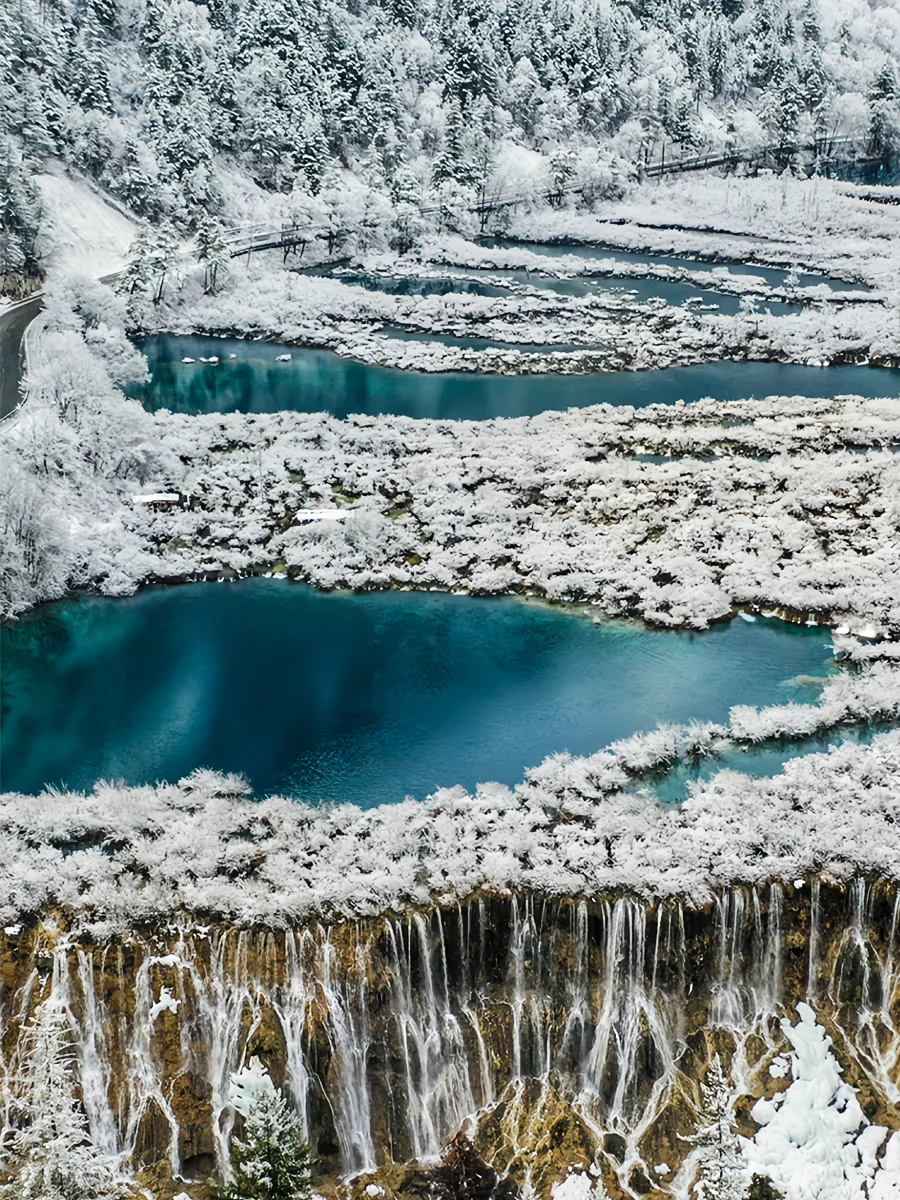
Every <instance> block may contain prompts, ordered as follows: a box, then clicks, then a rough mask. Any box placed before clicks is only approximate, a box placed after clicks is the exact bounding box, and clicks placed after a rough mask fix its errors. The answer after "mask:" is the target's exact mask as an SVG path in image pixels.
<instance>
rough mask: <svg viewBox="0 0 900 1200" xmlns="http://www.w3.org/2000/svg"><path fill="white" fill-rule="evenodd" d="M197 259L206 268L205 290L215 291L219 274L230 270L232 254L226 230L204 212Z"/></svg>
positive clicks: (200, 226)
mask: <svg viewBox="0 0 900 1200" xmlns="http://www.w3.org/2000/svg"><path fill="white" fill-rule="evenodd" d="M196 248H197V261H198V262H200V263H202V265H203V268H204V280H203V287H204V291H207V292H215V290H216V287H217V286H218V283H219V276H220V274H221V275H224V274H225V273H226V271H227V270H228V264H229V263H230V261H231V255H230V254H229V253H228V247H227V245H226V244H225V231H224V230H223V228H222V225H221V223H220V222H219V221H217V220H216V219H215V217H211V216H210V215H209V213H206V212H204V213H203V214H202V215H201V217H200V222H199V224H198V225H197V241H196Z"/></svg>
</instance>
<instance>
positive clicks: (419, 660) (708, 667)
mask: <svg viewBox="0 0 900 1200" xmlns="http://www.w3.org/2000/svg"><path fill="white" fill-rule="evenodd" d="M0 639H2V646H0V648H2V655H3V678H2V704H3V722H2V786H3V788H4V789H10V790H21V791H25V792H35V791H37V790H39V789H40V788H41V786H43V785H44V784H50V783H54V784H66V785H68V786H70V787H75V788H89V787H90V786H91V785H92V783H93V782H94V780H95V779H97V778H107V779H110V778H112V779H123V780H125V781H126V782H128V783H132V784H136V783H145V782H152V781H154V780H157V779H168V780H177V779H178V778H179V777H180V776H182V775H185V774H187V773H188V772H190V771H191V770H193V769H194V768H195V767H198V766H209V767H215V768H216V769H219V770H229V771H243V772H245V773H246V774H247V776H248V777H249V779H250V781H251V783H252V784H253V786H254V788H255V789H256V790H257V791H258V792H259V793H264V792H272V791H281V792H285V793H287V794H290V795H293V796H297V797H301V798H303V799H307V800H313V801H315V800H319V799H323V798H326V799H333V800H350V801H354V802H357V803H359V804H362V805H372V804H376V803H381V802H390V801H396V800H399V799H401V798H402V797H403V796H404V795H406V794H412V795H415V796H417V797H420V798H421V797H424V796H425V795H427V794H428V793H429V792H431V791H433V790H434V789H435V788H436V787H439V786H443V785H450V784H455V783H462V784H464V785H465V786H466V787H469V788H471V787H473V786H474V785H475V784H476V783H478V782H479V781H485V780H494V779H498V780H501V781H503V782H505V783H509V784H513V783H516V782H517V781H519V780H520V779H521V778H522V775H523V772H524V770H525V768H526V767H528V766H530V765H533V764H536V763H538V762H540V760H541V759H542V758H544V757H545V756H546V755H547V754H551V753H553V752H555V751H560V750H565V749H568V750H570V751H572V752H573V753H577V754H585V753H590V752H592V751H595V750H597V749H599V748H601V747H602V746H604V745H606V744H607V743H608V742H610V741H611V740H614V739H616V738H619V737H623V736H626V735H628V734H631V733H635V732H637V731H639V730H642V729H650V728H652V727H653V726H655V725H656V724H657V722H660V721H674V722H682V721H688V720H691V719H692V718H697V719H703V720H717V721H721V720H723V719H725V717H726V716H727V713H728V709H729V707H730V706H731V705H733V704H736V703H750V704H771V703H784V702H786V701H788V700H791V699H797V700H802V701H809V700H815V698H816V697H817V695H818V688H817V686H816V685H815V684H814V683H812V682H811V681H810V679H809V676H824V675H826V674H827V673H828V672H829V671H831V670H833V669H834V666H833V663H832V661H831V658H830V649H829V637H828V634H827V633H826V632H825V631H824V630H821V629H808V628H802V627H796V626H790V625H785V624H782V623H781V622H778V621H769V620H759V621H757V622H756V623H755V624H753V625H750V624H747V623H745V622H743V621H734V622H732V623H731V624H729V625H720V626H716V627H715V628H713V629H712V630H710V631H708V632H705V633H687V632H674V631H663V630H653V629H648V628H646V627H644V626H642V625H640V624H638V623H633V622H626V621H612V622H606V623H604V624H601V625H595V624H594V623H593V622H592V621H591V620H589V619H586V618H585V617H583V616H579V615H577V614H575V613H573V612H565V611H561V610H559V609H552V608H550V607H547V606H545V605H539V604H535V603H525V602H523V601H519V600H515V599H474V598H471V597H464V596H451V595H446V594H440V593H415V592H384V593H372V594H367V595H354V594H349V593H331V594H328V593H322V592H316V591H315V590H313V589H312V588H309V587H306V586H302V585H296V584H292V583H289V582H287V581H280V580H274V579H271V580H266V579H249V580H243V581H241V582H239V583H234V584H212V583H202V584H191V585H187V586H184V587H174V588H159V589H151V590H147V591H144V592H140V593H138V594H137V595H136V596H133V597H131V598H129V599H124V600H121V599H120V600H111V599H105V598H98V597H81V598H78V599H76V600H73V601H65V602H61V603H58V604H53V605H48V606H46V607H44V608H42V609H41V610H40V611H39V612H37V613H34V614H31V615H30V616H29V617H26V618H24V619H23V620H21V621H20V622H19V623H17V624H13V625H9V626H7V627H5V628H4V629H3V630H2V631H0Z"/></svg>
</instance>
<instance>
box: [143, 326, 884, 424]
mask: <svg viewBox="0 0 900 1200" xmlns="http://www.w3.org/2000/svg"><path fill="white" fill-rule="evenodd" d="M140 346H141V349H142V350H143V351H144V353H145V354H146V355H147V360H148V363H149V366H150V371H151V375H152V379H151V381H150V383H149V384H146V385H145V386H143V387H137V388H133V389H131V392H132V395H135V396H137V397H138V398H140V399H141V400H142V401H143V403H144V404H145V405H146V406H147V407H148V408H151V409H155V408H168V409H171V410H172V411H173V412H184V413H205V412H281V411H283V410H286V409H292V410H294V411H298V412H320V411H326V412H330V413H333V414H334V415H335V416H338V417H346V416H347V415H348V414H349V413H369V414H372V415H374V414H377V413H396V414H400V415H403V416H410V417H433V418H439V419H442V420H448V419H450V420H484V419H486V418H488V417H527V416H534V415H535V414H537V413H540V412H546V411H547V410H549V409H566V408H578V407H584V406H585V405H588V404H601V403H606V404H630V405H634V406H635V407H636V408H641V407H644V406H646V405H648V404H657V403H669V404H670V403H674V401H676V400H687V401H690V400H699V399H702V398H703V397H705V396H711V397H713V398H714V399H717V400H734V399H739V398H743V397H749V396H756V397H760V396H766V395H775V394H779V395H800V396H835V395H840V394H842V393H851V392H852V393H855V394H859V395H861V396H896V395H900V371H898V370H890V369H887V368H876V367H827V368H823V367H805V366H801V365H798V364H796V363H756V362H750V363H745V362H714V363H704V364H702V365H700V366H693V367H668V368H666V369H664V370H660V371H615V372H605V373H595V374H590V375H558V374H549V375H485V374H475V373H472V372H463V371H457V372H452V371H449V372H441V373H436V374H431V373H426V372H422V371H400V370H395V369H393V368H388V367H378V366H369V365H367V364H365V363H360V362H355V361H354V360H353V359H349V358H341V357H340V356H339V355H337V354H334V353H332V352H331V351H330V350H304V349H302V348H298V347H293V348H292V347H287V348H286V347H285V346H283V345H281V344H279V343H277V342H265V341H253V340H248V339H239V338H218V337H201V336H199V335H188V336H174V335H172V334H156V335H153V336H151V337H147V338H145V339H144V340H143V341H142V342H141V343H140ZM285 349H287V350H288V351H289V353H290V355H291V360H290V362H286V363H279V362H276V361H275V359H276V357H277V356H278V355H279V354H282V353H284V352H285ZM230 354H234V355H235V356H236V357H235V358H233V359H229V358H228V355H230ZM213 356H218V357H219V360H220V361H219V362H218V363H217V364H215V365H213V364H209V363H201V362H199V359H200V358H201V357H203V358H211V357H213ZM185 357H187V358H193V359H196V360H198V361H196V362H193V363H183V362H182V361H181V360H182V358H185Z"/></svg>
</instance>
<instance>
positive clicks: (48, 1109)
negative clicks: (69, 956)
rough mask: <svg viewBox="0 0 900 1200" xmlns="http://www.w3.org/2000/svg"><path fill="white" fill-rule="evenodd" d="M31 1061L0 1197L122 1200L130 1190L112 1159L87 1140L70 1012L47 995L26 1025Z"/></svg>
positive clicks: (16, 1198) (17, 1199)
mask: <svg viewBox="0 0 900 1200" xmlns="http://www.w3.org/2000/svg"><path fill="white" fill-rule="evenodd" d="M28 1038H29V1042H30V1045H29V1053H28V1056H27V1061H28V1065H29V1071H28V1077H27V1080H26V1081H25V1088H24V1091H25V1094H24V1096H23V1097H22V1099H21V1101H20V1103H19V1108H18V1113H17V1121H16V1127H15V1129H14V1131H13V1134H12V1137H11V1139H10V1145H9V1151H8V1165H9V1167H10V1169H11V1176H12V1178H11V1181H10V1182H9V1183H8V1184H6V1185H5V1186H4V1187H3V1188H2V1190H0V1197H2V1198H3V1200H120V1198H123V1197H125V1196H127V1195H133V1194H134V1193H133V1192H131V1191H130V1190H129V1189H127V1188H126V1186H125V1185H124V1183H123V1182H122V1181H121V1180H120V1179H119V1178H118V1175H117V1172H116V1171H115V1169H114V1164H113V1163H112V1162H111V1161H110V1160H109V1159H108V1158H107V1157H106V1156H104V1155H103V1154H101V1153H100V1152H99V1151H98V1150H97V1149H96V1147H95V1146H93V1144H92V1143H91V1139H90V1134H89V1131H88V1124H87V1118H86V1116H85V1114H84V1111H83V1109H82V1108H81V1106H80V1105H79V1104H78V1102H77V1101H76V1100H75V1097H74V1094H73V1077H72V1061H73V1049H72V1044H71V1034H70V1029H69V1022H68V1017H67V1014H66V1010H65V1008H64V1007H63V1006H62V1005H61V1004H60V1003H59V1001H58V1000H57V998H56V997H55V996H53V995H52V994H51V996H50V997H49V998H48V999H47V1000H45V1001H44V1002H43V1003H42V1004H41V1005H40V1006H39V1007H38V1009H37V1011H36V1013H35V1015H34V1018H33V1020H32V1022H31V1025H30V1027H29V1029H28Z"/></svg>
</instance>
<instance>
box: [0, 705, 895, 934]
mask: <svg viewBox="0 0 900 1200" xmlns="http://www.w3.org/2000/svg"><path fill="white" fill-rule="evenodd" d="M891 703H892V704H893V708H894V712H895V713H896V694H895V695H894V697H893V700H892V702H891ZM782 720H783V721H786V722H787V723H789V722H790V717H789V716H783V717H782ZM697 732H698V731H696V730H695V731H693V736H694V737H695V740H696V737H697ZM699 732H700V740H701V741H702V739H703V736H704V731H703V730H701V731H699ZM654 736H656V739H657V744H656V745H654ZM681 736H682V737H683V738H684V737H690V736H691V731H690V730H685V731H682V734H681ZM661 743H665V744H666V746H667V747H668V749H669V750H671V744H672V735H670V734H667V733H666V731H660V733H659V734H658V735H653V734H651V735H649V736H645V735H641V736H639V737H636V738H631V739H628V740H627V741H626V742H625V743H622V744H620V745H619V746H618V747H617V746H613V747H610V748H609V749H608V750H606V751H601V752H600V753H598V754H595V755H591V756H590V757H588V758H580V759H579V758H572V757H570V756H568V755H562V756H556V757H553V758H550V759H548V760H547V761H546V762H545V763H544V764H542V766H541V767H539V768H536V769H535V770H534V771H532V772H530V773H529V777H528V779H527V780H526V782H525V783H523V784H520V785H519V786H518V787H517V788H516V789H514V790H511V789H509V788H507V787H505V786H503V785H501V784H485V785H482V786H481V787H479V788H478V790H477V791H476V793H475V794H474V795H470V794H469V793H467V792H466V791H465V790H464V789H463V788H461V787H455V788H445V789H443V790H441V791H438V792H436V793H435V794H434V795H433V796H432V797H430V798H429V799H428V800H427V801H424V802H418V801H414V800H403V801H401V802H399V803H397V804H390V805H383V806H381V807H379V808H375V809H369V810H360V809H359V808H357V807H355V806H352V805H341V806H338V807H333V808H332V807H327V806H326V807H319V808H313V807H309V806H307V805H305V804H301V803H298V802H297V801H295V800H291V799H286V798H283V797H270V798H267V799H263V800H253V799H250V798H248V795H247V793H248V788H247V785H246V784H245V783H244V781H243V780H242V779H241V778H240V777H236V776H225V775H220V774H216V773H215V772H212V771H196V772H194V774H193V775H191V776H188V777H187V778H185V779H182V780H181V781H179V782H178V783H177V784H172V785H169V784H158V785H156V786H147V787H133V788H126V787H122V786H117V785H115V784H110V783H104V782H98V783H97V784H96V785H95V788H94V791H93V792H92V793H91V794H89V795H84V794H73V793H66V792H58V791H49V792H45V793H43V794H41V795H40V796H37V797H34V796H21V795H17V794H7V795H5V796H0V833H2V838H0V864H2V873H0V874H2V878H3V892H2V898H0V916H2V919H3V920H4V921H5V922H8V923H10V924H11V923H13V922H17V921H22V920H30V919H32V918H33V917H34V916H35V915H36V914H38V913H40V912H49V911H52V910H54V909H55V910H62V913H63V914H64V915H65V919H66V921H67V922H70V923H71V924H72V925H73V927H75V928H79V927H80V928H89V929H91V930H92V931H93V932H94V933H95V935H97V936H108V935H110V934H111V933H114V932H116V931H123V930H129V929H131V930H133V929H135V928H138V927H140V926H141V925H142V924H146V923H154V922H159V921H160V920H162V921H165V922H167V923H169V922H171V921H172V920H174V919H177V918H178V917H179V916H180V917H186V918H188V919H201V920H206V919H209V918H217V919H218V918H222V919H226V920H229V921H236V922H238V923H240V924H244V925H267V924H268V925H272V926H281V925H284V924H289V923H295V922H297V921H306V920H315V919H327V920H341V919H346V918H354V917H361V916H380V915H383V914H387V913H390V912H398V911H403V910H406V909H408V908H409V907H410V906H425V905H429V904H435V903H436V904H441V905H449V904H454V903H456V902H457V901H461V900H464V899H466V898H467V897H470V896H471V895H473V894H476V893H477V892H479V891H487V892H491V893H500V894H504V893H506V892H508V891H509V890H510V889H519V888H523V889H530V890H534V891H537V892H541V893H545V894H551V895H565V896H573V897H578V896H594V895H598V894H608V893H612V892H626V893H629V894H633V895H638V896H642V897H644V898H646V899H648V900H656V899H664V898H667V897H678V898H679V899H683V900H685V901H687V902H688V903H691V904H695V905H703V904H704V903H707V902H708V901H709V900H710V898H711V896H712V893H713V892H714V890H715V889H716V888H718V887H721V886H729V887H730V886H735V885H741V884H760V883H763V882H766V881H771V880H784V881H791V880H794V879H795V878H796V877H797V876H801V877H803V876H805V875H808V874H810V873H813V872H824V873H826V874H827V875H828V876H829V877H830V878H834V879H846V878H849V877H850V876H852V875H855V874H863V875H866V876H870V877H883V878H886V879H890V880H896V879H898V878H900V834H898V828H900V820H898V816H900V795H898V789H897V782H896V781H897V779H898V776H900V731H893V732H888V733H883V734H879V735H877V736H876V737H875V738H874V739H873V740H872V742H871V744H869V745H857V744H853V743H845V744H843V745H839V746H837V747H835V748H833V749H832V750H830V751H829V752H828V753H816V754H808V755H805V756H803V757H800V758H796V759H794V760H792V761H790V762H787V763H786V764H785V766H784V770H783V772H782V773H781V774H779V775H776V776H772V777H770V778H752V777H748V776H746V775H743V774H741V773H739V772H735V771H728V770H723V771H721V772H719V773H718V774H717V775H715V776H714V777H713V778H712V779H710V780H709V781H708V782H703V783H699V784H696V785H694V786H693V788H692V794H691V796H690V797H689V799H688V800H686V801H685V802H684V803H683V804H681V805H678V806H673V805H661V804H660V803H659V802H658V801H657V800H656V799H655V798H654V797H653V795H652V793H650V792H649V791H646V790H641V789H638V790H637V791H633V790H628V791H623V790H622V786H623V783H627V781H628V779H629V764H632V763H634V762H635V761H637V760H638V759H640V761H641V762H642V763H646V762H650V761H656V760H658V759H659V754H660V750H661V749H663V747H662V745H661Z"/></svg>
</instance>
